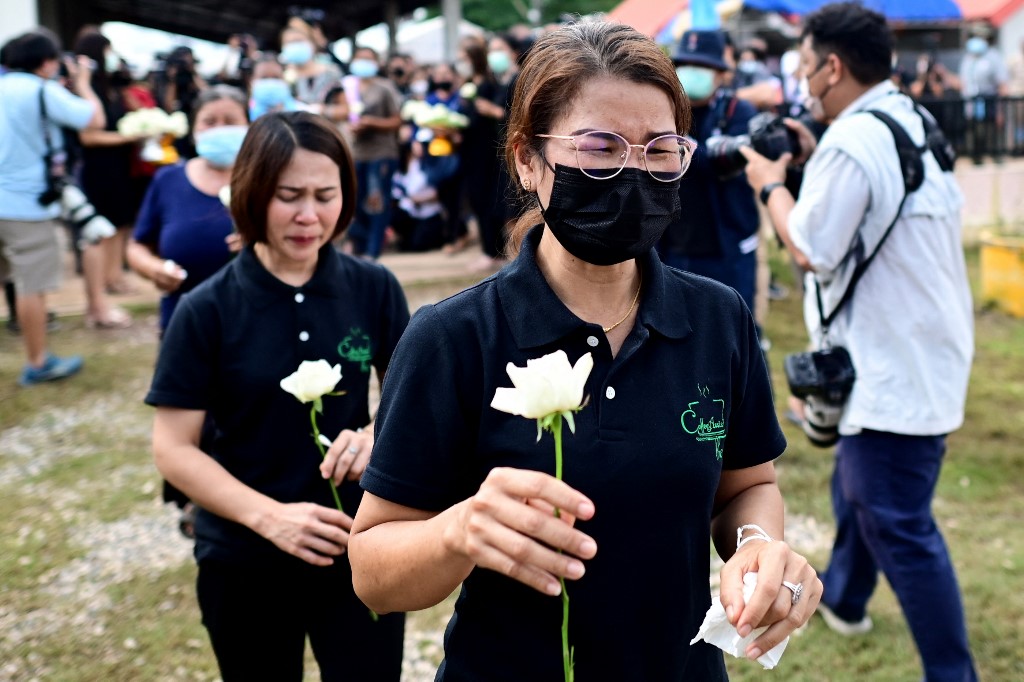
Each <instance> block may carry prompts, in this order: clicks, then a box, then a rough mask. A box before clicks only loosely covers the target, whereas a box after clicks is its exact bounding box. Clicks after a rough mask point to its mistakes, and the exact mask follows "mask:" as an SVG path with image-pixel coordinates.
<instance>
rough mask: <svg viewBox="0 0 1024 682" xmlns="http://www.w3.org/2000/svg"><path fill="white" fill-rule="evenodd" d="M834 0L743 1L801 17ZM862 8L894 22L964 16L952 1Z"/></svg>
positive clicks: (873, 1)
mask: <svg viewBox="0 0 1024 682" xmlns="http://www.w3.org/2000/svg"><path fill="white" fill-rule="evenodd" d="M832 1H834V0H744V3H743V5H744V7H749V8H751V9H756V10H761V11H762V12H781V13H783V14H797V15H804V14H809V13H811V12H813V11H814V10H816V9H818V8H819V7H821V6H822V5H826V4H828V3H829V2H832ZM862 4H863V5H864V6H865V7H868V8H870V9H873V10H875V11H876V12H881V13H882V14H884V15H885V17H886V18H887V19H893V20H896V21H948V20H954V19H960V18H962V17H963V13H962V12H961V11H960V7H959V6H958V5H957V4H956V2H954V0H862Z"/></svg>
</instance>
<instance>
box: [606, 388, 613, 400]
mask: <svg viewBox="0 0 1024 682" xmlns="http://www.w3.org/2000/svg"><path fill="white" fill-rule="evenodd" d="M604 397H605V398H608V400H612V399H613V398H614V397H615V389H614V388H612V387H611V386H609V387H608V388H606V389H604Z"/></svg>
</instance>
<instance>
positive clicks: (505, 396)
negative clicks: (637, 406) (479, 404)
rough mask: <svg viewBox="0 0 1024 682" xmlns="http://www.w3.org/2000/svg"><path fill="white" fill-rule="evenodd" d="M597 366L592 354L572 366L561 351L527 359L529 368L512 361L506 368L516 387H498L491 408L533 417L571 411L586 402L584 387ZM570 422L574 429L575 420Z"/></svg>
mask: <svg viewBox="0 0 1024 682" xmlns="http://www.w3.org/2000/svg"><path fill="white" fill-rule="evenodd" d="M593 368H594V358H593V357H591V355H590V353H587V354H586V355H584V356H583V357H581V358H580V359H579V360H577V361H576V364H575V365H570V364H569V356H567V355H566V354H565V351H560V350H559V351H555V352H554V353H551V354H549V355H545V356H544V357H540V358H536V359H534V360H527V361H526V367H516V366H515V365H513V364H512V363H511V362H510V363H508V366H507V367H506V368H505V371H507V372H508V376H509V378H510V379H512V384H513V385H514V386H515V388H499V389H497V390H496V391H495V392H494V399H493V400H491V407H493V408H494V409H496V410H500V411H502V412H508V413H509V414H516V415H521V416H523V417H527V418H529V419H542V418H543V417H546V416H548V415H550V414H557V413H565V412H569V413H571V412H572V411H574V410H576V409H577V408H579V406H580V403H581V402H583V389H584V387H585V386H586V383H587V377H589V376H590V370H592V369H593ZM569 423H570V428H571V424H572V422H569Z"/></svg>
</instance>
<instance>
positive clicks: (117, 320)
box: [85, 308, 132, 329]
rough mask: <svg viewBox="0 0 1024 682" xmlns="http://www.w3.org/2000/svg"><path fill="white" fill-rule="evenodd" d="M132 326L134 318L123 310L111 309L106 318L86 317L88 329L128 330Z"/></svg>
mask: <svg viewBox="0 0 1024 682" xmlns="http://www.w3.org/2000/svg"><path fill="white" fill-rule="evenodd" d="M130 326H132V316H131V315H129V314H128V313H127V312H125V311H124V310H122V309H121V308H111V309H110V310H109V311H107V314H106V316H104V317H97V316H95V315H86V316H85V328H86V329H127V328H128V327H130Z"/></svg>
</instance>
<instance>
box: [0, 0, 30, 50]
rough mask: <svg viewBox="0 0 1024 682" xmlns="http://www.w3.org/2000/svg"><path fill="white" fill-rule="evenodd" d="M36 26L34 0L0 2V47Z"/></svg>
mask: <svg viewBox="0 0 1024 682" xmlns="http://www.w3.org/2000/svg"><path fill="white" fill-rule="evenodd" d="M38 25H39V12H38V9H37V8H36V0H0V45H3V44H4V43H6V42H7V41H8V40H10V39H11V38H13V37H14V36H17V35H21V34H22V33H24V32H25V31H28V30H31V29H33V28H35V27H36V26H38Z"/></svg>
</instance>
